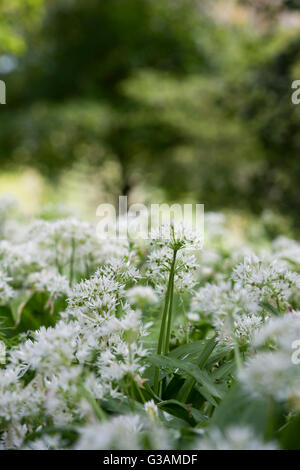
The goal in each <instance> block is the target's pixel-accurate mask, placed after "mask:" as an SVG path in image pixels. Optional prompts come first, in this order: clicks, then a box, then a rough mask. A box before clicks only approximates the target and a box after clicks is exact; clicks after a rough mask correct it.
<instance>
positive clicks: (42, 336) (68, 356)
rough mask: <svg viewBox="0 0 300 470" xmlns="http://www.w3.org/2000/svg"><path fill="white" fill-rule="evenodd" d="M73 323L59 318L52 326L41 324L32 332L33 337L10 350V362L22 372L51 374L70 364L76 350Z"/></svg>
mask: <svg viewBox="0 0 300 470" xmlns="http://www.w3.org/2000/svg"><path fill="white" fill-rule="evenodd" d="M74 325H75V324H72V323H68V324H67V323H65V322H64V321H63V320H60V321H59V322H58V323H57V324H56V325H55V327H53V328H52V327H49V328H45V327H44V326H42V327H41V328H40V329H39V330H37V331H34V332H33V333H32V336H33V339H28V340H26V341H25V342H24V343H23V344H20V345H18V346H17V347H15V348H14V349H13V350H12V352H11V355H10V362H11V364H13V365H14V367H16V368H18V369H19V370H20V372H21V373H22V374H24V373H25V372H26V371H27V370H28V369H32V370H36V371H39V372H41V373H49V374H51V373H54V372H55V371H58V370H60V369H61V368H62V367H67V366H70V365H71V363H72V361H73V359H74V356H75V350H76V333H77V331H76V326H75V327H74Z"/></svg>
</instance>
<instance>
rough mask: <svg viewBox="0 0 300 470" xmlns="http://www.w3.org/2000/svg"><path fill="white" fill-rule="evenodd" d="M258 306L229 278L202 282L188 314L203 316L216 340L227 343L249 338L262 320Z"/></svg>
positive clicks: (252, 297)
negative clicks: (216, 336) (202, 284)
mask: <svg viewBox="0 0 300 470" xmlns="http://www.w3.org/2000/svg"><path fill="white" fill-rule="evenodd" d="M261 312H262V308H261V307H260V306H259V304H258V303H257V302H256V301H255V297H254V296H251V295H249V292H248V291H247V290H246V289H239V288H238V287H237V286H233V285H232V283H231V282H230V281H221V282H219V283H218V284H208V283H207V284H205V286H203V287H201V288H200V289H199V290H198V291H197V292H196V294H195V296H194V297H193V299H192V301H191V310H190V312H189V313H190V314H192V315H199V318H200V319H201V318H206V319H207V320H208V321H210V322H211V324H212V325H213V326H214V327H215V329H216V331H217V335H218V339H219V341H222V342H226V343H228V344H230V345H231V346H233V345H234V342H235V340H237V341H238V343H239V344H240V345H245V344H248V343H249V342H250V341H251V338H252V335H253V333H254V331H255V330H256V329H257V328H259V327H260V326H261V325H262V323H263V318H262V316H261Z"/></svg>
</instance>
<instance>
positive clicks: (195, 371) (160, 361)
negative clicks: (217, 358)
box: [148, 355, 221, 398]
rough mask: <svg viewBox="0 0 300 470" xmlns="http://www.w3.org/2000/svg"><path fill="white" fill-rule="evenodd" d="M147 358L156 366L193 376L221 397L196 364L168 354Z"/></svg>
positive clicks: (209, 379) (206, 374)
mask: <svg viewBox="0 0 300 470" xmlns="http://www.w3.org/2000/svg"><path fill="white" fill-rule="evenodd" d="M148 360H149V361H150V362H151V363H152V364H154V365H155V366H156V367H159V368H162V369H164V368H165V369H167V370H168V371H170V372H173V373H177V374H179V375H184V376H186V375H189V376H191V377H193V378H194V379H195V380H196V382H197V383H199V384H200V385H202V386H203V387H204V388H205V389H206V390H207V391H208V392H209V393H211V394H212V395H213V396H216V397H219V398H221V396H220V394H219V391H218V390H217V387H216V386H215V384H214V381H213V380H212V379H211V377H210V376H209V374H208V373H207V372H206V371H203V370H200V369H199V367H198V366H197V365H196V364H193V363H191V362H188V361H180V360H179V359H175V358H171V357H168V356H157V355H155V356H150V357H149V358H148Z"/></svg>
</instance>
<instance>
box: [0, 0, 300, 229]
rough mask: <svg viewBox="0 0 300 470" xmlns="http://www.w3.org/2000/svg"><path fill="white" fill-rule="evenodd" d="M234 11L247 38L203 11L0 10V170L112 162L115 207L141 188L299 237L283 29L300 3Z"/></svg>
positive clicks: (289, 65) (16, 5) (142, 7)
mask: <svg viewBox="0 0 300 470" xmlns="http://www.w3.org/2000/svg"><path fill="white" fill-rule="evenodd" d="M214 3H215V4H219V3H220V5H221V6H220V8H221V7H222V2H221V1H220V0H219V1H217V0H216V1H215V2H214ZM238 3H239V4H240V5H239V6H240V8H246V9H247V10H245V11H246V12H247V15H248V17H249V18H250V17H252V16H251V15H257V16H256V21H257V27H255V23H254V24H253V22H252V23H251V21H250V20H249V22H246V23H245V22H235V21H234V20H232V21H229V22H228V21H220V20H218V18H217V17H216V16H215V15H213V14H212V8H211V7H212V2H211V1H210V0H202V1H194V0H177V1H176V2H175V1H174V0H164V1H163V2H162V1H161V0H110V1H99V0H52V1H51V2H50V1H49V2H47V1H45V0H44V1H43V0H27V1H22V2H21V1H20V0H14V1H11V2H9V5H10V7H8V4H7V2H4V1H0V13H1V15H0V31H1V35H5V38H6V39H5V40H3V41H2V42H1V48H0V54H2V56H1V57H0V75H1V78H2V76H3V77H4V79H5V80H6V82H7V89H8V105H7V106H6V107H5V108H4V107H2V108H1V126H0V161H1V164H2V165H3V166H4V165H19V166H20V165H23V166H24V165H28V166H34V167H36V168H37V169H38V170H40V171H41V172H42V173H43V174H45V175H47V176H48V177H50V178H52V179H57V178H59V176H60V175H61V173H62V171H63V170H65V169H66V168H71V167H73V166H74V165H75V164H76V162H82V161H85V162H86V163H87V164H88V165H89V167H90V168H97V169H99V168H100V169H101V168H104V167H105V164H106V163H107V162H113V163H114V164H115V165H116V167H117V169H118V178H117V180H116V182H115V183H114V187H113V188H111V186H110V187H109V189H108V191H111V192H112V193H113V194H114V195H118V194H120V193H123V194H131V193H132V190H133V189H134V188H136V187H138V186H139V185H140V184H144V185H149V186H151V187H158V188H162V189H163V190H164V194H165V196H166V197H167V198H169V199H172V200H176V199H177V200H178V199H180V198H185V199H186V198H193V199H197V200H199V201H201V202H204V203H205V204H207V205H208V206H209V207H210V208H214V209H219V208H224V207H235V208H242V209H244V208H246V209H250V210H253V211H254V212H260V211H262V209H264V208H267V207H269V208H271V209H273V210H274V209H275V210H278V211H281V212H284V213H285V214H290V215H291V216H292V217H293V218H294V222H295V223H297V219H296V216H297V214H298V212H299V209H300V198H299V196H298V187H297V182H298V179H299V177H300V163H299V158H298V154H299V150H300V140H299V137H298V129H299V123H300V108H299V107H297V106H295V105H292V103H291V83H292V81H293V80H294V79H297V78H298V79H300V47H299V46H300V33H299V29H298V28H289V27H288V26H285V27H282V26H280V15H282V14H283V13H287V12H289V13H293V14H295V15H296V14H297V10H299V13H300V3H299V2H298V1H296V0H294V1H281V2H276V5H277V7H276V8H275V9H274V2H271V1H269V0H264V1H263V2H262V1H260V2H255V1H254V2H249V1H246V0H241V1H240V2H236V5H237V4H238ZM237 7H238V5H237V6H236V8H237ZM7 58H10V59H11V60H14V61H15V63H16V66H15V67H14V68H13V69H12V70H10V71H9V73H7V74H6V75H5V74H4V73H2V72H3V71H2V72H1V63H2V64H3V61H4V63H5V59H7ZM103 178H105V175H103Z"/></svg>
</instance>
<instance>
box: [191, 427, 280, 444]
mask: <svg viewBox="0 0 300 470" xmlns="http://www.w3.org/2000/svg"><path fill="white" fill-rule="evenodd" d="M194 448H196V449H199V450H276V449H277V445H276V443H275V442H264V441H263V439H262V438H259V437H258V436H257V433H256V432H255V431H254V430H253V429H251V428H250V427H248V426H230V427H228V428H226V429H225V430H224V431H223V432H222V431H221V430H220V429H218V428H212V429H211V430H210V431H209V432H208V433H207V434H206V435H205V437H203V438H202V439H199V441H198V443H197V444H196V447H195V446H194Z"/></svg>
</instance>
